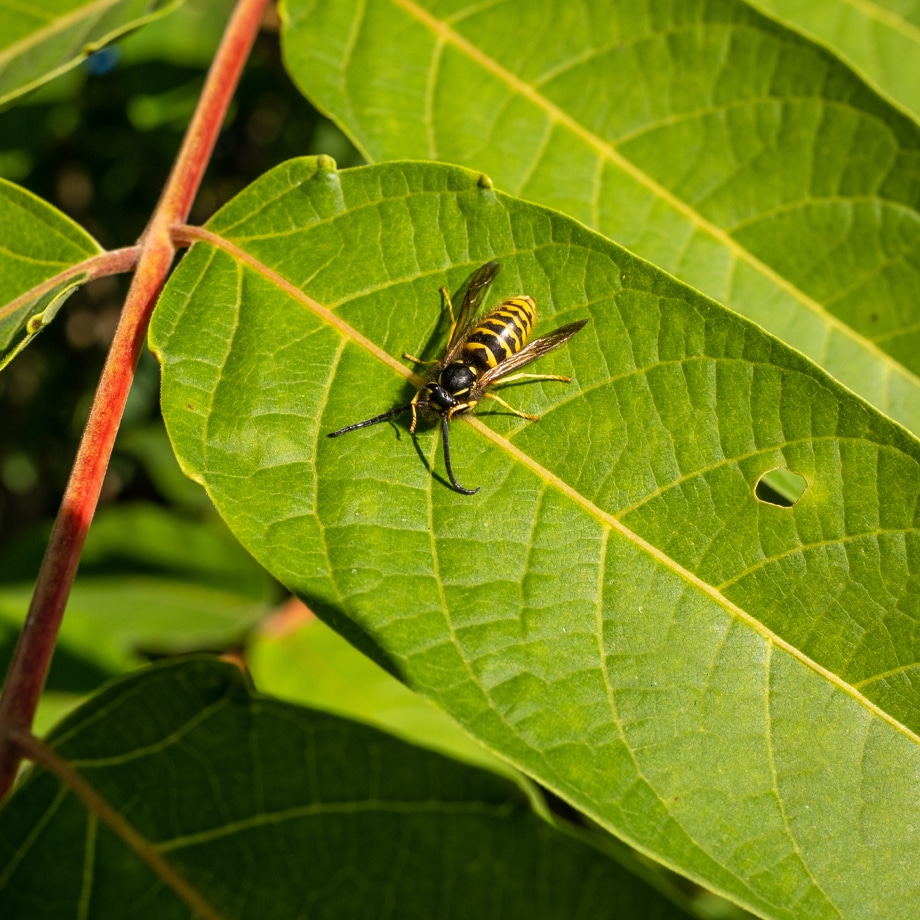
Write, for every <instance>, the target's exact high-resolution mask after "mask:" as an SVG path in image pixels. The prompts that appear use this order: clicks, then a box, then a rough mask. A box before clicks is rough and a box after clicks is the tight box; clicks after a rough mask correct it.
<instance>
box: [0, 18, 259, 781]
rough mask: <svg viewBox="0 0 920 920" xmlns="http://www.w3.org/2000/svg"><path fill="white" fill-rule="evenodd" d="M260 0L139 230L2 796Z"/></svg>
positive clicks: (6, 723) (17, 660) (4, 753)
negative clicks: (174, 232)
mask: <svg viewBox="0 0 920 920" xmlns="http://www.w3.org/2000/svg"><path fill="white" fill-rule="evenodd" d="M266 3H267V0H239V3H238V4H237V7H236V9H235V11H234V13H233V17H232V18H231V20H230V23H229V24H228V26H227V31H226V32H225V34H224V38H223V41H222V42H221V46H220V48H219V49H218V52H217V55H216V57H215V59H214V62H213V64H212V65H211V70H210V72H209V74H208V79H207V81H206V82H205V85H204V89H203V91H202V95H201V99H200V100H199V103H198V107H197V109H196V111H195V115H194V117H193V118H192V122H191V124H190V125H189V129H188V132H187V134H186V136H185V140H184V142H183V144H182V149H181V150H180V152H179V156H178V158H177V159H176V163H175V165H174V167H173V170H172V173H171V174H170V177H169V180H168V182H167V184H166V187H165V189H164V190H163V195H162V197H161V198H160V201H159V203H158V204H157V207H156V210H155V211H154V213H153V216H152V218H151V220H150V223H149V224H148V226H147V229H146V230H145V231H144V234H143V236H142V237H141V240H140V250H141V251H140V258H139V260H138V264H137V272H136V273H135V276H134V280H133V282H132V284H131V288H130V290H129V291H128V296H127V299H126V301H125V306H124V309H123V311H122V314H121V319H120V320H119V323H118V328H117V329H116V331H115V338H114V339H113V341H112V346H111V348H110V350H109V353H108V356H107V358H106V362H105V367H104V368H103V370H102V376H101V377H100V380H99V386H98V388H97V390H96V396H95V399H94V400H93V405H92V408H91V410H90V414H89V418H88V420H87V422H86V428H85V430H84V432H83V438H82V439H81V441H80V447H79V449H78V450H77V456H76V458H75V460H74V466H73V471H72V472H71V475H70V481H69V482H68V484H67V489H66V491H65V493H64V498H63V501H62V502H61V509H60V511H59V512H58V516H57V520H56V521H55V524H54V530H53V531H52V533H51V539H50V541H49V543H48V548H47V550H46V551H45V558H44V560H43V562H42V567H41V569H40V571H39V574H38V581H37V583H36V586H35V593H34V595H33V597H32V603H31V606H30V607H29V613H28V616H27V617H26V622H25V624H24V626H23V629H22V633H21V634H20V637H19V642H18V643H17V645H16V651H15V652H14V654H13V659H12V661H11V663H10V668H9V671H8V673H7V678H6V683H5V685H4V689H3V696H2V697H0V797H3V796H5V795H6V794H7V793H8V791H9V789H10V788H11V786H12V784H13V781H14V780H15V777H16V771H17V769H18V767H19V762H20V759H21V753H20V750H19V748H18V746H17V745H15V744H14V743H13V741H12V740H11V732H21V731H23V730H28V729H29V728H31V725H32V720H33V718H34V716H35V709H36V707H37V706H38V699H39V696H40V695H41V692H42V689H43V687H44V685H45V678H46V677H47V674H48V668H49V666H50V664H51V655H52V652H53V651H54V645H55V641H56V639H57V634H58V630H59V628H60V624H61V618H62V616H63V614H64V607H65V605H66V603H67V598H68V596H69V594H70V588H71V585H72V584H73V579H74V576H75V575H76V572H77V565H78V564H79V560H80V553H81V552H82V549H83V543H84V541H85V539H86V533H87V530H88V529H89V524H90V521H91V520H92V517H93V514H94V512H95V510H96V503H97V502H98V500H99V492H100V490H101V488H102V481H103V478H104V477H105V472H106V468H107V467H108V462H109V458H110V457H111V454H112V446H113V444H114V443H115V435H116V432H117V431H118V426H119V424H120V422H121V417H122V414H123V412H124V407H125V402H126V401H127V398H128V391H129V390H130V388H131V382H132V380H133V379H134V369H135V367H136V366H137V361H138V358H139V357H140V352H141V348H142V347H143V342H144V337H145V335H146V332H147V325H148V323H149V321H150V315H151V313H152V311H153V306H154V303H155V302H156V297H157V295H158V294H159V292H160V289H161V288H162V286H163V283H164V281H165V280H166V276H167V274H168V272H169V268H170V265H171V264H172V260H173V256H174V254H175V250H174V246H173V243H172V241H171V239H170V228H171V227H172V226H173V225H174V224H176V223H182V222H184V221H185V219H186V218H187V217H188V213H189V210H190V209H191V206H192V202H193V201H194V198H195V194H196V193H197V191H198V187H199V185H200V184H201V178H202V176H203V174H204V170H205V168H206V166H207V164H208V160H209V159H210V156H211V153H212V151H213V149H214V144H215V142H216V140H217V135H218V132H219V131H220V127H221V125H222V124H223V120H224V117H225V115H226V113H227V108H228V106H229V104H230V99H231V98H232V96H233V92H234V90H235V89H236V85H237V83H238V81H239V78H240V74H241V72H242V69H243V65H244V64H245V62H246V59H247V57H248V56H249V52H250V49H251V48H252V44H253V42H254V41H255V37H256V35H257V33H258V30H259V23H260V21H261V18H262V13H263V10H264V7H265V5H266Z"/></svg>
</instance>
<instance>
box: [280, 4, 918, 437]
mask: <svg viewBox="0 0 920 920" xmlns="http://www.w3.org/2000/svg"><path fill="white" fill-rule="evenodd" d="M839 5H840V6H843V5H844V4H839ZM864 6H865V4H864ZM285 10H286V15H287V28H286V30H285V33H284V43H285V44H284V48H285V56H286V62H287V65H288V68H289V69H290V71H291V73H292V76H293V77H294V79H295V80H296V81H297V82H298V85H300V87H301V88H302V89H303V91H304V93H305V94H306V95H307V96H308V97H309V98H310V99H311V100H312V101H313V102H314V103H315V104H317V105H318V106H320V107H321V108H322V109H323V110H324V111H326V112H327V113H329V114H330V115H331V116H332V117H334V118H335V119H336V120H337V121H338V123H339V124H340V125H341V126H342V127H343V128H344V129H345V130H346V131H347V132H348V133H349V135H350V136H351V137H352V138H353V139H354V141H355V142H356V143H357V144H358V146H359V147H360V148H361V149H362V150H363V151H364V152H365V153H366V155H367V156H368V157H369V159H371V160H373V161H380V160H386V159H393V158H409V159H422V158H427V159H433V160H441V161H446V162H451V163H459V164H462V165H464V166H468V167H469V168H471V169H476V170H482V171H484V172H486V173H488V174H489V175H490V176H491V177H492V178H493V180H494V181H495V183H496V185H497V186H498V187H499V188H501V189H503V190H505V191H507V192H509V193H511V194H515V195H519V196H521V197H524V198H527V199H529V200H532V201H538V202H540V203H542V204H546V205H549V206H551V207H554V208H558V209H559V210H561V211H563V212H565V213H566V214H569V215H571V216H573V217H576V218H578V219H579V220H581V221H583V222H584V223H586V224H588V225H589V226H592V227H594V228H595V229H597V230H599V231H600V232H602V233H604V234H605V235H607V236H609V237H610V238H611V239H613V240H616V241H617V242H618V243H620V244H622V245H623V246H626V247H628V248H629V249H631V250H633V251H634V252H636V253H638V254H639V255H641V256H643V257H645V258H647V259H649V260H650V261H652V262H654V263H655V264H656V265H658V266H660V267H661V268H664V269H665V270H667V271H670V272H672V273H674V274H675V275H677V276H678V277H679V278H681V279H683V280H685V281H687V282H688V283H689V284H692V285H694V286H695V287H697V288H699V289H700V290H701V291H703V292H704V293H706V294H708V295H709V296H711V297H713V298H715V299H716V300H718V301H720V302H721V303H725V304H727V305H729V306H731V307H732V308H733V309H735V310H737V311H738V312H739V313H742V314H743V315H745V316H748V317H750V318H751V319H753V320H755V321H756V322H758V323H760V324H761V325H762V326H764V327H765V328H766V329H767V330H769V331H770V332H772V333H773V334H774V335H777V336H779V337H780V338H782V339H783V340H784V341H786V342H788V343H789V344H791V345H792V346H793V347H795V348H797V349H798V350H800V351H802V352H804V353H805V354H807V355H808V356H809V357H811V358H812V359H813V360H815V361H817V362H819V363H820V364H821V365H822V366H824V367H825V368H826V369H827V370H828V371H829V372H830V373H831V374H832V375H833V376H835V377H836V378H837V379H839V380H841V381H843V382H844V383H845V384H846V385H847V386H849V387H850V388H851V389H853V390H854V391H856V392H857V393H860V394H861V395H862V396H863V397H864V398H866V399H868V400H869V401H871V402H872V403H873V404H874V405H876V406H877V407H878V408H880V409H881V410H882V411H883V412H885V413H886V414H888V415H890V416H892V417H893V418H895V419H897V420H898V421H899V422H901V423H902V424H904V425H905V426H907V427H908V428H910V429H911V430H912V431H914V432H915V433H920V347H918V345H920V198H918V192H920V184H918V181H917V162H918V158H920V128H918V126H917V124H916V122H915V121H913V120H912V119H910V118H908V117H906V116H905V114H904V113H903V111H901V110H900V109H898V108H896V107H895V106H893V105H892V104H891V103H889V102H888V101H886V100H885V99H883V98H881V97H880V96H878V95H877V94H876V93H875V92H874V91H873V90H872V89H871V88H869V87H868V86H867V85H866V84H865V83H864V82H863V81H862V79H861V78H860V77H859V76H858V75H857V74H855V73H853V72H852V71H851V70H849V69H848V68H847V66H846V65H845V64H844V63H842V62H841V61H840V60H838V59H837V58H836V57H834V55H833V54H831V53H830V52H829V51H828V50H826V49H825V48H823V47H821V46H819V45H817V44H814V43H811V42H809V41H808V40H807V39H806V38H804V37H803V36H801V35H800V34H798V33H795V32H792V31H790V30H787V29H785V28H783V27H782V26H781V25H779V24H778V23H776V22H775V21H773V20H770V19H768V18H766V17H764V16H762V15H760V14H759V13H757V12H756V11H754V10H753V9H752V8H751V7H750V6H748V5H746V4H745V3H743V2H741V0H718V2H705V3H704V2H680V3H674V2H671V0H641V2H633V0H619V2H610V0H586V2H582V3H562V2H550V0H542V2H535V3H514V2H507V0H506V2H498V3H483V4H473V5H470V4H468V3H466V2H457V0H451V2H434V0H344V2H341V3H318V2H315V0H291V2H289V3H287V4H286V5H285ZM913 57H914V58H915V59H916V58H917V55H916V53H915V54H914V55H913ZM892 66H893V67H896V66H897V65H896V63H894V62H893V63H892Z"/></svg>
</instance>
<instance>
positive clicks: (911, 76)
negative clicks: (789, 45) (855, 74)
mask: <svg viewBox="0 0 920 920" xmlns="http://www.w3.org/2000/svg"><path fill="white" fill-rule="evenodd" d="M750 2H751V4H752V6H756V7H758V8H760V9H761V10H763V11H764V12H765V13H767V14H769V15H771V16H776V17H777V18H779V19H782V20H783V21H784V22H786V23H787V24H789V25H791V26H792V27H794V28H797V29H800V30H801V31H802V32H804V33H806V34H808V35H810V36H812V37H814V38H816V39H818V40H819V41H821V42H823V43H824V44H826V45H828V46H829V47H830V48H832V49H833V50H834V51H835V52H836V53H838V54H840V55H841V56H843V57H844V58H846V59H847V61H849V62H850V63H851V64H852V65H853V66H854V67H855V68H856V69H857V70H859V71H861V72H862V73H863V74H865V76H866V77H867V78H868V79H869V80H871V81H872V82H873V83H874V84H875V85H876V86H877V87H879V89H881V90H882V92H884V93H887V94H888V95H889V96H891V97H892V98H893V99H895V100H896V101H897V102H899V103H900V104H901V105H903V106H904V107H905V108H906V109H908V110H909V111H911V112H913V114H914V115H917V114H920V9H918V8H917V6H916V4H911V3H906V4H905V3H901V2H897V0H895V2H893V0H888V2H885V0H881V2H877V3H840V2H839V0H750Z"/></svg>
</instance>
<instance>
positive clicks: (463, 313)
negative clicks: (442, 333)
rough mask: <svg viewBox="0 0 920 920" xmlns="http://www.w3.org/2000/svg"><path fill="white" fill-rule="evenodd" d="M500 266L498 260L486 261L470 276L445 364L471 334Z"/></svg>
mask: <svg viewBox="0 0 920 920" xmlns="http://www.w3.org/2000/svg"><path fill="white" fill-rule="evenodd" d="M500 268H501V266H500V265H499V264H498V262H486V264H485V265H483V266H482V267H481V268H478V269H476V271H475V273H474V274H473V277H472V278H470V283H469V284H468V285H467V286H466V293H465V294H464V295H463V305H462V306H461V307H460V315H459V316H458V317H457V320H456V322H455V323H454V325H453V328H452V329H451V330H450V341H449V342H448V344H447V354H445V355H444V363H445V364H450V362H451V361H453V360H454V358H455V357H456V356H457V353H458V352H459V351H460V348H461V347H462V346H463V342H464V341H465V339H466V337H467V336H468V335H469V334H470V330H471V329H472V327H473V320H475V319H476V314H477V313H478V312H479V308H480V307H481V306H482V301H483V300H484V299H485V296H486V292H487V291H488V290H489V288H490V287H491V285H492V282H493V281H494V280H495V276H496V275H497V274H498V270H499V269H500Z"/></svg>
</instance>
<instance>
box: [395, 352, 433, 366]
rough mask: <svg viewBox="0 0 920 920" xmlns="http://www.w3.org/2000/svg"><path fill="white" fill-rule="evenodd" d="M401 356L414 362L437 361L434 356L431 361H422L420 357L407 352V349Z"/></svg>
mask: <svg viewBox="0 0 920 920" xmlns="http://www.w3.org/2000/svg"><path fill="white" fill-rule="evenodd" d="M403 357H404V358H405V359H406V360H407V361H414V362H415V363H416V364H437V363H438V362H437V359H436V358H435V359H433V360H431V361H423V360H422V359H421V358H416V357H415V355H410V354H409V352H407V351H404V352H403Z"/></svg>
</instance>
